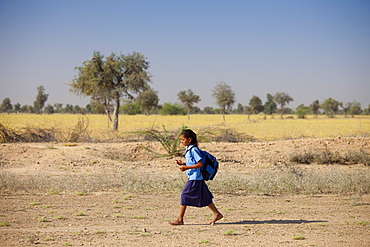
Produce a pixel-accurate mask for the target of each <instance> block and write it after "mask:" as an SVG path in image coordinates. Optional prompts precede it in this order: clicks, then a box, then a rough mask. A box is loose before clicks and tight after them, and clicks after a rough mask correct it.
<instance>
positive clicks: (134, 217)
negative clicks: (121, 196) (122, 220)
mask: <svg viewBox="0 0 370 247" xmlns="http://www.w3.org/2000/svg"><path fill="white" fill-rule="evenodd" d="M131 218H132V219H146V216H144V215H134V216H132V217H131Z"/></svg>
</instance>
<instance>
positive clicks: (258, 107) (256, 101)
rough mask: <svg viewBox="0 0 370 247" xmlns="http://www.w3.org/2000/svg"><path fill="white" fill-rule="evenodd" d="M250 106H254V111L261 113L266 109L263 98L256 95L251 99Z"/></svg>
mask: <svg viewBox="0 0 370 247" xmlns="http://www.w3.org/2000/svg"><path fill="white" fill-rule="evenodd" d="M249 106H250V107H251V108H252V111H253V113H260V112H262V111H263V110H264V107H263V105H262V100H261V99H260V98H259V97H258V96H255V95H253V97H252V98H251V99H250V100H249Z"/></svg>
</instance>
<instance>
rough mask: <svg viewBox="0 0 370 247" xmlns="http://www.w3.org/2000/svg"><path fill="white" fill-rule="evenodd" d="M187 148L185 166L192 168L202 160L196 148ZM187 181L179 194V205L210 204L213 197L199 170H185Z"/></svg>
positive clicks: (196, 205) (200, 205) (199, 205)
mask: <svg viewBox="0 0 370 247" xmlns="http://www.w3.org/2000/svg"><path fill="white" fill-rule="evenodd" d="M191 147H192V145H190V146H188V147H187V149H186V153H185V158H186V165H187V166H192V165H195V164H197V163H198V162H199V161H200V160H202V156H201V154H200V150H199V149H198V148H197V147H193V148H191ZM186 173H187V175H188V181H187V182H186V185H185V187H184V189H183V191H182V193H181V199H180V205H184V206H194V207H205V206H208V205H209V204H211V203H212V199H213V195H212V193H211V192H210V191H209V189H208V186H207V184H206V183H205V182H204V180H203V176H202V173H201V172H200V168H197V169H189V170H186Z"/></svg>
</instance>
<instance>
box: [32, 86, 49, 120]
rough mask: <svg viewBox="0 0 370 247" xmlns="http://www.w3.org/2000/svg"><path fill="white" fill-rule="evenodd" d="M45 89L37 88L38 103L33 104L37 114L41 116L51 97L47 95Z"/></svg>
mask: <svg viewBox="0 0 370 247" xmlns="http://www.w3.org/2000/svg"><path fill="white" fill-rule="evenodd" d="M44 92H45V88H44V87H43V86H39V87H37V96H36V101H34V102H33V108H34V110H35V112H36V113H38V114H41V113H42V109H43V108H44V106H45V102H46V101H47V100H48V97H49V95H48V94H45V93H44Z"/></svg>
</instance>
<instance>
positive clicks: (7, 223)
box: [0, 221, 10, 227]
mask: <svg viewBox="0 0 370 247" xmlns="http://www.w3.org/2000/svg"><path fill="white" fill-rule="evenodd" d="M1 226H10V223H9V222H7V221H1V222H0V227H1Z"/></svg>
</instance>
